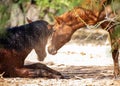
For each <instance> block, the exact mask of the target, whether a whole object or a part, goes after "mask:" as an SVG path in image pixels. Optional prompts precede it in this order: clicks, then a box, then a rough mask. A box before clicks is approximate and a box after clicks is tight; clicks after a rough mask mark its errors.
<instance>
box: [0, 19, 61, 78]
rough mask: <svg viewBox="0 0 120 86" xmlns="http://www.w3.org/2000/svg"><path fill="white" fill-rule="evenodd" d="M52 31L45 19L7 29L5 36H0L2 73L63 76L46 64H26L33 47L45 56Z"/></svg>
mask: <svg viewBox="0 0 120 86" xmlns="http://www.w3.org/2000/svg"><path fill="white" fill-rule="evenodd" d="M51 33H52V30H51V29H49V28H48V23H47V22H46V21H44V20H38V21H35V22H31V23H29V24H25V25H22V26H18V27H13V28H8V29H6V31H5V34H4V36H2V35H1V36H0V73H3V72H4V75H3V77H31V78H32V77H48V78H62V77H63V76H62V75H61V73H59V72H57V71H55V70H53V69H51V68H49V67H47V66H46V65H43V64H40V63H36V64H32V65H24V61H25V58H26V57H27V55H28V54H29V53H30V52H31V50H32V49H35V51H36V53H37V54H38V56H39V59H40V60H43V59H44V58H45V56H46V52H45V46H46V43H47V40H48V37H49V36H50V35H51Z"/></svg>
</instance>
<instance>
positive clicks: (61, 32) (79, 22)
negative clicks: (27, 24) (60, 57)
mask: <svg viewBox="0 0 120 86" xmlns="http://www.w3.org/2000/svg"><path fill="white" fill-rule="evenodd" d="M106 13H107V14H108V15H110V14H112V10H111V8H110V6H106V7H105V8H104V9H103V10H101V11H91V10H88V9H84V8H82V7H77V8H74V9H73V10H71V11H69V12H66V13H64V14H62V15H61V16H58V17H56V21H57V22H56V23H55V24H54V25H53V29H54V32H53V35H52V40H51V43H50V45H49V46H48V52H49V53H50V54H52V55H54V54H56V53H57V51H58V50H59V49H60V48H61V47H62V46H63V45H64V44H65V43H67V42H68V41H69V40H70V39H71V36H72V35H73V33H74V32H75V31H76V30H78V29H80V28H81V27H85V26H87V25H95V24H96V23H98V22H100V21H102V20H104V19H105V17H106ZM108 24H110V25H111V24H112V23H111V22H107V21H106V22H104V23H102V24H101V27H102V28H106V29H107V27H106V26H107V25H108ZM113 30H114V28H111V29H108V31H109V33H110V35H111V34H112V31H113ZM118 54H119V52H118V47H116V48H115V49H114V50H113V52H112V55H113V61H114V75H115V77H117V76H118V75H119V63H118Z"/></svg>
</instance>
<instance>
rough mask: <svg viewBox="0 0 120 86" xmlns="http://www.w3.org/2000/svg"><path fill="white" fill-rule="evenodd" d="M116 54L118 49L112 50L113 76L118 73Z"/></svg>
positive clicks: (119, 72)
mask: <svg viewBox="0 0 120 86" xmlns="http://www.w3.org/2000/svg"><path fill="white" fill-rule="evenodd" d="M118 56H119V50H113V52H112V57H113V62H114V77H115V78H116V77H117V76H118V75H119V74H120V71H119V61H118Z"/></svg>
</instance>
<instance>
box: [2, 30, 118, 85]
mask: <svg viewBox="0 0 120 86" xmlns="http://www.w3.org/2000/svg"><path fill="white" fill-rule="evenodd" d="M78 33H79V31H78ZM76 34H77V33H75V35H74V37H73V38H72V40H71V41H70V42H69V43H67V44H66V45H65V46H63V47H62V48H61V49H60V50H59V51H58V53H57V54H56V55H50V54H47V57H46V58H45V60H44V61H43V62H42V63H44V64H46V65H47V66H49V67H51V68H53V69H55V70H57V71H60V72H61V73H62V74H63V75H64V76H65V77H66V78H68V79H46V78H36V79H29V78H0V86H120V79H115V78H114V77H113V60H112V56H111V46H110V43H109V41H108V39H107V36H106V35H105V37H103V39H102V40H101V39H99V41H98V40H97V38H98V36H97V35H96V37H97V38H93V37H92V36H89V37H90V38H91V40H92V38H93V39H94V41H91V40H84V39H85V38H84V37H83V39H82V38H80V40H79V36H78V35H76ZM98 35H100V34H98ZM102 35H103V34H102ZM100 36H101V35H100ZM100 36H99V37H100ZM80 37H82V36H80ZM87 37H88V36H87ZM94 37H95V34H94ZM95 39H96V40H95ZM99 43H100V44H99ZM35 62H39V61H38V60H37V55H36V54H35V52H34V50H33V51H32V53H30V54H29V56H28V57H27V59H26V61H25V64H30V63H35Z"/></svg>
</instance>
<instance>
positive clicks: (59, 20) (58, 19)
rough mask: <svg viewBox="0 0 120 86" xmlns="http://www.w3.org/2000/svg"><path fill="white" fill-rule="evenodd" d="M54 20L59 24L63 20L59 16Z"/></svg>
mask: <svg viewBox="0 0 120 86" xmlns="http://www.w3.org/2000/svg"><path fill="white" fill-rule="evenodd" d="M55 20H56V21H57V23H58V24H61V23H62V22H63V21H62V18H60V17H55Z"/></svg>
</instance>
